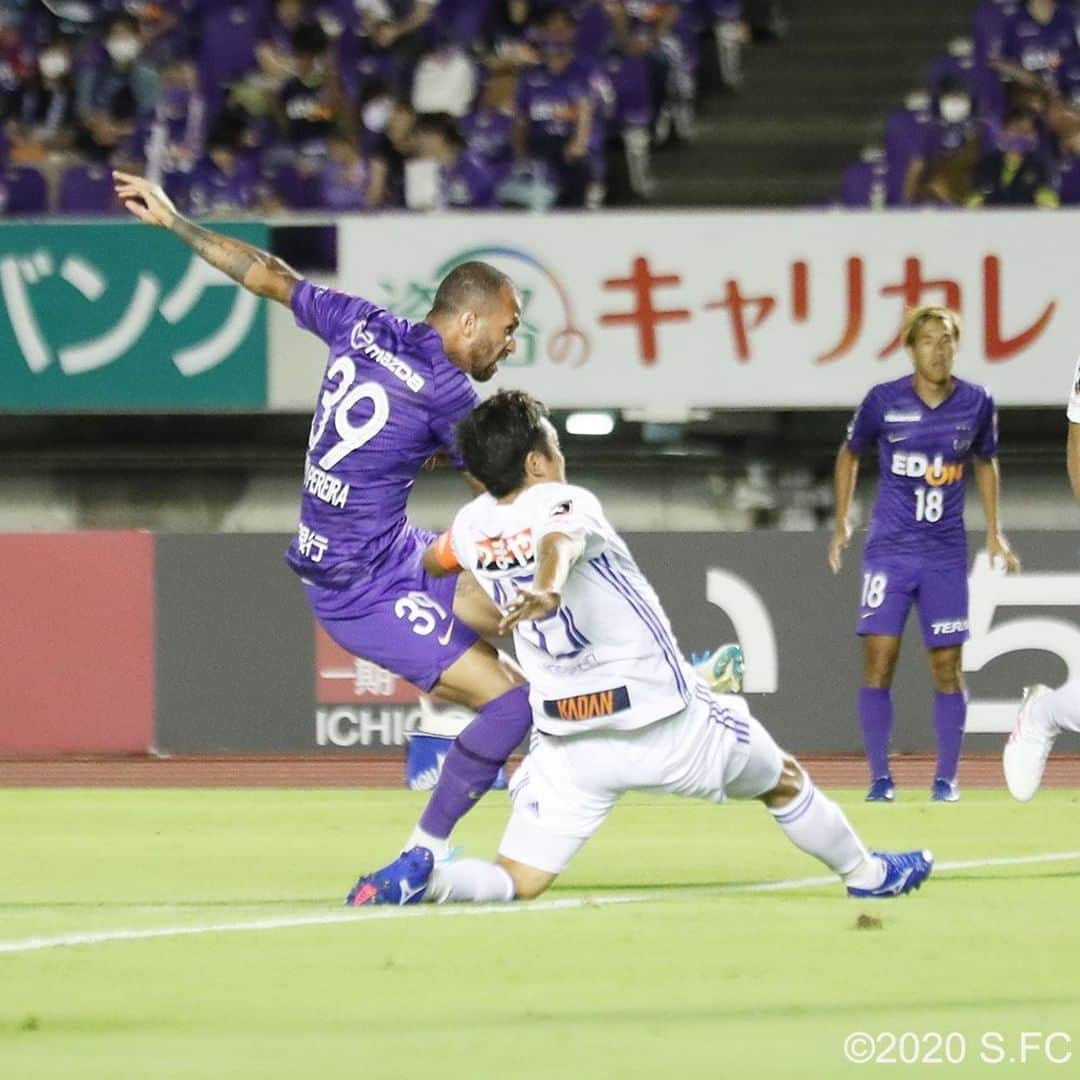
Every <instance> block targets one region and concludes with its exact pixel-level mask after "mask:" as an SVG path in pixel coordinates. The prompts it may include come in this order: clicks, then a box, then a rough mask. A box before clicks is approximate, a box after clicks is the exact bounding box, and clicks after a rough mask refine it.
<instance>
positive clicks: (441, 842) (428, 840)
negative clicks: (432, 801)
mask: <svg viewBox="0 0 1080 1080" xmlns="http://www.w3.org/2000/svg"><path fill="white" fill-rule="evenodd" d="M414 847H426V848H427V849H428V851H430V852H431V854H432V855H434V856H435V862H436V863H440V862H445V861H446V859H448V858H449V857H450V840H449V839H448V838H446V837H438V836H432V835H431V833H426V832H424V830H423V829H421V828H420V826H419V825H417V826H416V828H415V829H413V831H412V834H411V835H410V836H409V839H408V840H407V841H406V842H405V846H404V847H403V848H402V849H401V850H402V851H411V850H412V849H413V848H414Z"/></svg>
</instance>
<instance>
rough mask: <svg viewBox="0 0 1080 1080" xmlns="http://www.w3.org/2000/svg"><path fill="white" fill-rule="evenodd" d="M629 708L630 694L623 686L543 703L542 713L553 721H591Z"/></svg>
mask: <svg viewBox="0 0 1080 1080" xmlns="http://www.w3.org/2000/svg"><path fill="white" fill-rule="evenodd" d="M629 708H630V692H629V691H628V690H627V689H626V687H625V686H616V687H615V688H614V689H612V690H595V691H593V693H591V694H575V695H574V697H565V698H555V699H554V700H553V701H545V702H544V713H545V714H546V715H547V716H550V717H551V718H552V719H553V720H593V719H595V718H596V717H598V716H614V714H615V713H617V712H623V711H624V710H626V709H629Z"/></svg>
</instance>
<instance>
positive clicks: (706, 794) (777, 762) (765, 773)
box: [499, 683, 783, 874]
mask: <svg viewBox="0 0 1080 1080" xmlns="http://www.w3.org/2000/svg"><path fill="white" fill-rule="evenodd" d="M533 738H534V742H533V748H532V749H531V750H530V752H529V755H528V757H526V758H525V760H524V761H523V762H522V763H521V766H520V767H519V768H518V770H517V772H516V773H514V777H513V780H511V782H510V797H511V799H512V800H513V811H512V813H511V815H510V822H509V824H508V825H507V826H506V832H505V833H504V834H503V838H502V842H501V843H500V844H499V854H500V855H502V856H504V857H505V858H507V859H513V860H514V861H515V862H519V863H523V864H524V865H526V866H532V867H535V868H536V869H538V870H546V871H547V872H548V873H550V874H558V873H561V872H562V871H563V870H565V869H566V867H567V865H568V864H569V862H570V860H571V859H572V858H573V857H574V856H575V855H576V854H577V853H578V851H579V850H580V849H581V846H582V845H583V844H584V843H585V841H586V840H588V839H589V837H590V836H592V835H593V833H595V832H596V830H597V829H599V828H600V826H601V825H603V823H604V821H605V820H606V818H607V816H608V814H609V813H611V809H612V807H613V806H614V805H615V803H616V802H617V801H618V799H619V796H620V795H622V793H623V792H624V791H655V792H665V793H667V794H669V795H683V796H685V797H686V798H691V799H706V800H708V801H709V802H717V803H718V802H723V801H724V799H725V798H729V797H730V798H733V799H753V798H755V797H757V796H758V795H762V794H764V793H765V792H766V791H771V790H772V789H773V788H774V787H776V785H777V784H778V783H779V781H780V773H781V771H782V770H783V752H782V751H781V750H780V747H779V746H777V745H776V743H775V742H774V741H773V738H772V736H771V735H770V734H769V733H768V732H767V731H766V730H765V729H764V728H763V727H762V726H761V724H760V723H758V721H757V720H755V719H754V717H753V716H751V715H750V710H749V709H748V708H747V705H746V702H745V701H744V700H743V699H742V698H741V697H736V696H735V695H733V694H713V693H711V692H710V691H709V690H708V689H707V688H706V687H705V685H704V684H703V683H702V684H700V685H698V686H697V687H695V688H694V696H693V698H692V699H691V701H690V704H689V705H688V706H687V707H686V708H685V709H684V710H683V711H682V712H679V713H676V714H675V715H674V716H669V717H668V718H667V719H665V720H659V721H657V722H656V723H655V724H650V725H649V726H648V727H644V728H638V729H636V730H634V731H613V730H599V731H590V732H585V733H583V734H581V735H570V736H555V735H544V734H542V733H539V732H536V733H534V737H533Z"/></svg>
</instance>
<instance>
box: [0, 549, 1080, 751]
mask: <svg viewBox="0 0 1080 1080" xmlns="http://www.w3.org/2000/svg"><path fill="white" fill-rule="evenodd" d="M971 539H972V552H973V554H974V552H975V550H976V547H977V544H978V542H979V540H980V537H979V536H978V535H977V534H972V536H971ZM287 540H288V538H287V537H286V536H283V535H279V534H263V535H218V534H215V535H200V536H192V535H187V536H183V535H167V536H158V537H152V536H150V535H149V534H145V533H127V534H115V533H74V534H52V535H30V534H23V535H9V536H2V537H0V554H3V555H4V556H5V557H4V558H3V559H2V560H0V566H3V567H6V568H7V569H6V571H4V577H3V579H2V591H3V595H4V596H5V598H8V599H9V603H8V605H7V617H6V618H5V620H4V621H3V624H2V625H3V629H2V631H0V645H2V646H3V655H4V656H5V658H6V662H5V671H4V675H3V678H2V679H0V715H2V716H3V722H2V724H0V752H2V753H5V754H40V753H69V752H118V751H119V752H139V751H143V752H145V751H147V750H149V749H151V748H153V749H156V750H158V751H159V752H162V753H200V752H206V753H210V752H237V753H296V752H300V753H318V754H323V753H325V754H330V753H348V754H354V753H359V754H371V753H384V752H387V751H394V750H400V748H401V747H402V746H403V745H404V743H405V738H406V732H408V731H409V730H411V729H412V728H414V727H415V726H416V725H417V723H418V722H419V720H420V716H421V706H420V703H419V698H418V694H417V692H416V691H415V689H414V688H412V687H410V686H409V685H408V684H405V683H404V682H403V681H402V680H399V679H396V678H394V677H393V676H391V675H388V674H387V673H385V672H382V671H381V670H380V669H377V668H375V667H374V666H373V665H369V664H365V663H363V662H362V661H356V660H355V659H354V658H352V657H350V656H348V655H347V654H345V653H343V652H342V651H341V650H340V649H337V648H336V646H333V644H332V643H330V642H329V641H328V639H326V638H325V637H324V636H321V635H318V634H317V632H316V626H315V623H314V620H313V619H312V617H311V613H310V611H309V610H308V607H307V604H306V602H305V598H304V596H303V590H302V588H301V586H300V583H299V581H298V580H296V579H295V578H294V576H293V575H292V574H291V573H290V572H289V570H288V569H287V568H286V567H285V565H284V563H283V562H282V558H281V556H282V552H283V550H284V548H285V546H286V543H287ZM627 540H628V542H629V543H630V546H631V549H632V550H633V551H634V553H635V555H636V557H637V558H638V560H639V562H640V564H641V566H642V568H643V569H644V571H645V573H646V574H647V575H648V576H649V578H650V579H651V580H652V582H653V583H654V585H655V586H656V589H657V592H658V593H659V595H660V597H661V598H662V600H663V603H664V605H665V608H666V610H667V611H668V614H669V615H670V617H671V620H672V623H673V624H674V627H675V631H676V634H677V636H678V639H679V642H680V645H681V647H682V648H683V649H684V650H685V651H686V652H691V651H698V650H703V649H706V648H710V647H712V646H713V645H715V644H717V643H719V642H721V641H724V640H731V639H738V640H739V641H740V642H741V643H742V645H743V647H744V649H745V651H746V655H747V685H746V691H747V695H748V697H749V698H750V700H751V703H752V707H753V708H754V710H755V712H756V713H757V714H758V715H759V716H760V717H761V719H762V720H763V721H764V722H765V723H766V724H767V725H768V726H769V728H770V729H771V730H772V731H773V732H774V734H775V735H776V737H777V738H778V740H779V741H781V742H782V743H783V744H784V745H786V746H787V747H789V748H790V749H792V750H794V751H823V752H843V751H857V750H859V749H860V736H859V731H858V724H857V720H856V715H855V695H856V690H857V687H858V683H859V677H860V670H861V656H860V649H859V643H858V641H857V639H856V637H855V635H854V624H855V616H856V603H857V599H858V597H857V593H858V590H859V585H860V574H859V558H858V554H859V553H858V551H857V550H852V551H851V552H850V553H849V556H848V559H847V565H846V568H845V570H844V572H843V573H842V574H841V575H840V576H839V577H833V576H832V575H831V574H830V573H829V572H828V570H827V569H826V567H825V557H824V545H823V538H822V536H821V535H820V534H784V533H751V534H739V535H731V534H723V533H696V534H688V533H666V534H664V533H637V534H635V533H631V534H628V535H627ZM1012 540H1013V543H1014V545H1015V546H1016V548H1017V550H1018V551H1019V552H1020V553H1021V554H1022V555H1023V557H1024V561H1025V572H1024V573H1023V574H1021V575H1019V576H1017V577H1012V578H1002V577H998V576H996V575H994V574H992V573H991V572H990V570H989V568H988V566H986V565H985V562H984V560H980V559H977V558H976V559H973V562H972V566H971V570H970V574H969V578H970V584H971V595H972V606H971V629H972V640H971V641H970V642H969V644H968V646H967V648H966V650H965V668H966V670H967V672H968V675H967V677H968V682H969V686H970V690H971V708H970V714H969V732H971V733H972V734H971V735H970V736H969V742H968V746H969V748H970V749H972V750H979V749H990V748H992V747H995V746H998V745H1000V741H1001V735H1000V733H1001V732H1003V731H1007V730H1008V729H1009V728H1010V727H1011V723H1012V717H1013V714H1014V711H1015V706H1016V701H1017V698H1018V696H1019V692H1020V688H1021V686H1022V685H1024V684H1025V683H1028V682H1032V681H1042V682H1050V683H1058V682H1060V681H1062V680H1064V679H1065V678H1066V677H1068V675H1069V673H1070V672H1071V673H1072V674H1073V675H1075V676H1080V572H1077V570H1076V566H1077V563H1078V561H1080V560H1078V558H1077V556H1078V544H1077V537H1076V534H1074V533H1069V532H1056V533H1052V532H1019V533H1015V534H1014V535H1013V536H1012ZM931 702H932V695H931V690H930V685H929V679H928V676H927V672H926V661H925V653H924V650H923V647H922V643H921V641H920V639H919V629H918V625H917V623H916V622H912V623H910V624H909V630H908V639H907V642H906V645H905V648H904V650H903V654H902V656H901V661H900V666H899V669H898V672H897V677H896V716H897V723H896V735H895V746H896V749H897V750H899V751H901V752H918V751H927V750H930V749H932V747H933V731H932V725H931V720H930V716H931V712H930V710H931Z"/></svg>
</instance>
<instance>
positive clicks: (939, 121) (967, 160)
mask: <svg viewBox="0 0 1080 1080" xmlns="http://www.w3.org/2000/svg"><path fill="white" fill-rule="evenodd" d="M978 159H979V131H978V124H977V122H976V120H975V117H974V115H973V112H972V101H971V93H970V91H969V90H968V88H967V87H966V86H965V85H964V84H963V83H962V82H959V81H956V80H946V81H945V82H944V83H942V85H941V89H940V92H939V94H938V99H937V102H936V108H935V112H934V117H933V119H932V121H931V122H930V123H929V124H928V125H927V126H926V129H925V131H924V134H923V144H922V146H921V148H920V150H919V153H918V154H917V155H916V156H914V157H913V158H912V159H911V163H910V164H909V166H908V174H907V178H906V180H905V184H904V201H905V202H906V203H908V204H909V205H918V204H930V205H935V204H936V205H944V206H962V205H963V204H964V202H965V201H966V200H967V197H968V195H969V194H970V193H971V189H972V183H973V180H974V175H975V165H976V163H977V162H978Z"/></svg>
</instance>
